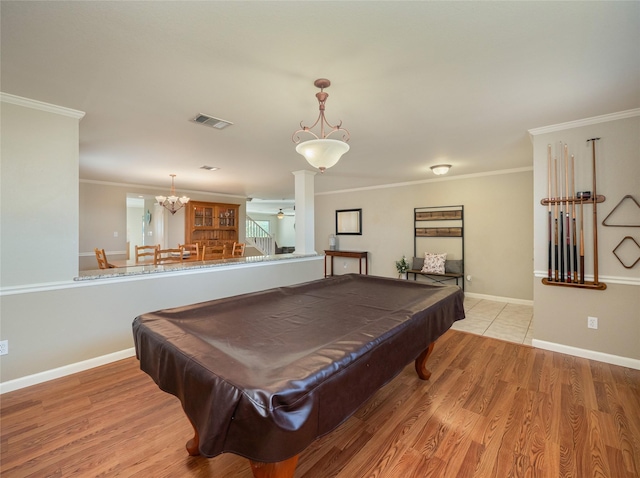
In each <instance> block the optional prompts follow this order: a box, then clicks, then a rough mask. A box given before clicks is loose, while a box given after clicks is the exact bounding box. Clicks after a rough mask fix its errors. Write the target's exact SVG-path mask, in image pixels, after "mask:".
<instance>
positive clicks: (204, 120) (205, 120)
mask: <svg viewBox="0 0 640 478" xmlns="http://www.w3.org/2000/svg"><path fill="white" fill-rule="evenodd" d="M190 121H193V122H194V123H199V124H203V125H205V126H210V127H212V128H216V129H223V128H226V127H227V126H230V125H232V124H233V123H232V122H231V121H227V120H223V119H220V118H214V117H213V116H209V115H204V114H202V113H199V114H198V115H197V116H196V117H195V118H193V119H192V120H190Z"/></svg>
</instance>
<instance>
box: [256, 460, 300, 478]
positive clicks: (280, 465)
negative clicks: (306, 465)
mask: <svg viewBox="0 0 640 478" xmlns="http://www.w3.org/2000/svg"><path fill="white" fill-rule="evenodd" d="M299 456H300V455H296V456H293V457H291V458H289V459H288V460H284V461H278V462H276V463H261V462H259V461H253V460H250V461H251V471H253V476H254V477H255V478H293V474H294V473H295V471H296V465H297V464H298V457H299Z"/></svg>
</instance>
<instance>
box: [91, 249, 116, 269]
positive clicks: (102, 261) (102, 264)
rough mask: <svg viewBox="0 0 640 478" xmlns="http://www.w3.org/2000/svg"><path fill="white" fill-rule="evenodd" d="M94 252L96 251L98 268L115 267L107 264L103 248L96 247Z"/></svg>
mask: <svg viewBox="0 0 640 478" xmlns="http://www.w3.org/2000/svg"><path fill="white" fill-rule="evenodd" d="M94 252H95V253H96V260H97V261H98V269H112V268H114V267H115V266H114V265H113V264H109V261H108V260H107V255H106V254H105V252H104V249H98V248H97V247H96V248H95V249H94Z"/></svg>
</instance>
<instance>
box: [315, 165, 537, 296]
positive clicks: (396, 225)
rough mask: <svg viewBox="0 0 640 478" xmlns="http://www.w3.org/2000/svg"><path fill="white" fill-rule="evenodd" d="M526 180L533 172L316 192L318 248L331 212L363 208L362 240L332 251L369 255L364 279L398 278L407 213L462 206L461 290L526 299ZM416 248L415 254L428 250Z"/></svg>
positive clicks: (409, 248)
mask: <svg viewBox="0 0 640 478" xmlns="http://www.w3.org/2000/svg"><path fill="white" fill-rule="evenodd" d="M532 178H533V174H532V171H529V170H525V171H511V172H503V173H499V174H491V175H482V176H473V177H458V178H456V177H455V176H453V177H445V178H442V179H436V180H432V181H428V182H424V183H420V184H409V185H400V186H396V187H383V188H371V189H362V190H354V191H346V192H342V193H333V194H319V195H316V198H315V206H316V213H315V214H316V250H317V251H318V252H319V253H320V252H321V251H323V250H325V249H328V248H329V234H333V233H335V232H336V231H335V211H336V210H337V209H357V208H362V235H361V236H338V248H339V249H341V250H359V251H369V273H370V274H375V275H380V276H386V277H397V272H396V268H395V261H397V260H399V259H400V258H401V257H402V256H403V255H406V256H407V257H412V256H413V233H414V222H413V209H414V208H415V207H423V206H451V205H464V214H465V220H464V227H465V231H464V235H465V238H464V240H465V258H464V259H465V272H466V274H471V276H472V281H471V282H467V283H466V284H465V288H466V291H467V292H473V293H476V294H484V295H489V296H494V297H504V298H510V299H521V300H531V299H532V298H533V283H532V281H533V221H532V208H531V197H532V191H533V179H532ZM452 240H453V239H452ZM424 248H426V246H422V249H424ZM456 248H457V244H456ZM422 249H419V250H418V254H419V255H421V254H422V253H424V252H427V251H425V250H422ZM432 252H436V251H432ZM437 252H448V251H437ZM335 264H336V271H337V272H338V271H340V272H342V273H343V272H357V267H358V263H357V261H356V260H352V259H346V260H341V259H340V260H338V258H336V259H335ZM345 265H346V268H345V267H344V266H345Z"/></svg>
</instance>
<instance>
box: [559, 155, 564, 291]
mask: <svg viewBox="0 0 640 478" xmlns="http://www.w3.org/2000/svg"><path fill="white" fill-rule="evenodd" d="M558 171H559V173H558V182H559V183H560V196H559V197H558V201H559V202H560V217H559V223H560V240H559V242H558V246H559V248H560V282H564V211H563V210H562V206H563V204H564V203H563V201H562V193H563V191H562V149H560V169H559V170H558Z"/></svg>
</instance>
